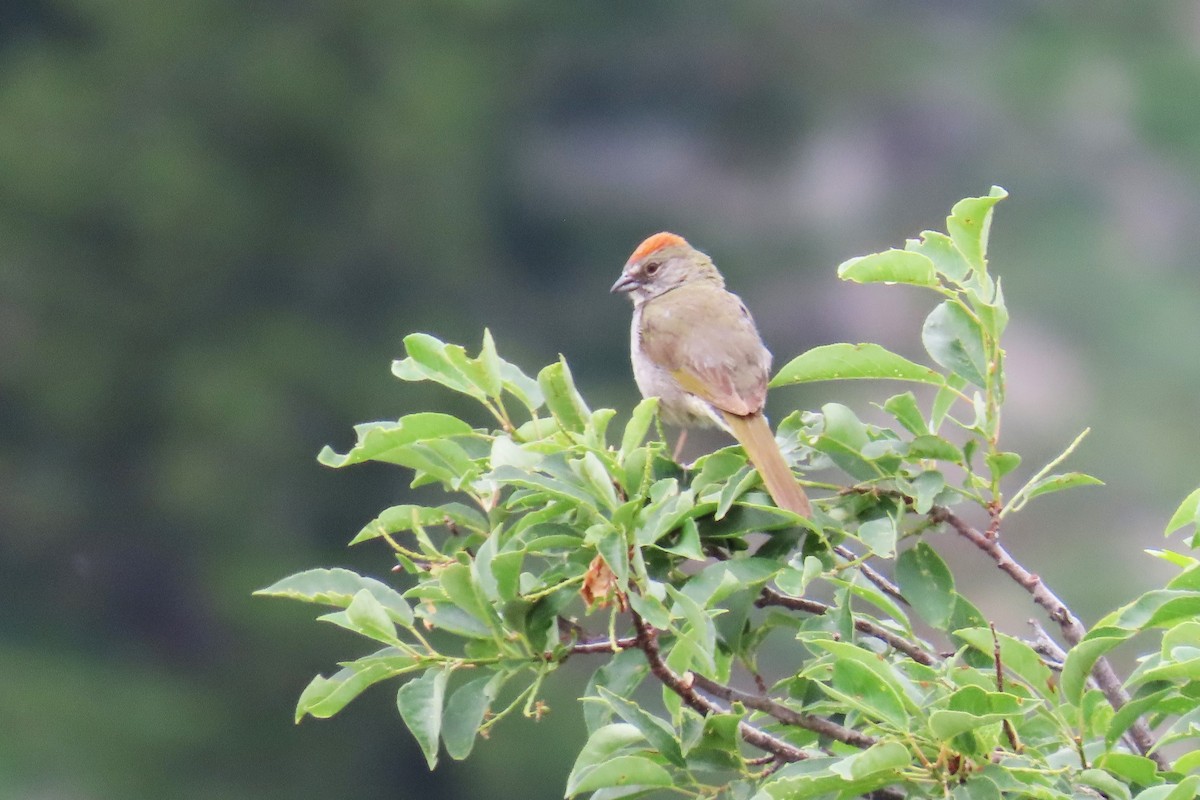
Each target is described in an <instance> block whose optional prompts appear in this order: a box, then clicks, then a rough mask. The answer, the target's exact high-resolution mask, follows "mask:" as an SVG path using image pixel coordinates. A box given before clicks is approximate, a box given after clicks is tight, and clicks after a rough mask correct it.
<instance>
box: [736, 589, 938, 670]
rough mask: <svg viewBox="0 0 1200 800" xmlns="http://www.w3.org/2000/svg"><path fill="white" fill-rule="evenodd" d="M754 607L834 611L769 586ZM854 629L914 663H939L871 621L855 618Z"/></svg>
mask: <svg viewBox="0 0 1200 800" xmlns="http://www.w3.org/2000/svg"><path fill="white" fill-rule="evenodd" d="M754 605H756V606H758V607H759V608H765V607H766V606H782V607H783V608H790V609H792V610H793V611H805V612H808V613H809V614H817V615H822V614H828V613H829V612H830V611H831V610H832V608H831V607H830V606H828V605H826V604H825V603H821V602H818V601H816V600H809V599H807V598H804V597H792V596H790V595H786V594H783V593H781V592H777V591H776V590H774V589H772V588H770V587H769V586H764V587H763V590H762V594H760V595H759V597H758V599H757V600H755V601H754ZM854 628H855V629H856V630H857V631H858V632H859V633H864V634H866V635H867V636H872V637H874V638H876V639H879V640H880V641H883V642H886V643H887V644H889V645H891V646H892V647H894V648H895V649H897V650H899V651H900V652H901V653H904V654H905V655H906V656H908V657H909V658H911V659H912V660H913V661H916V662H917V663H918V664H924V665H925V666H932V665H934V664H935V663H937V660H938V659H937V656H935V655H934V654H933V653H931V652H929V651H928V650H926V649H925V648H923V647H921V645H919V644H917V643H916V642H914V641H910V640H908V639H905V638H904V637H903V636H900V635H899V634H896V633H893V632H892V631H889V630H888V629H887V628H885V627H883V626H882V625H880V624H878V623H876V622H872V621H871V620H869V619H865V618H864V617H860V616H855V617H854Z"/></svg>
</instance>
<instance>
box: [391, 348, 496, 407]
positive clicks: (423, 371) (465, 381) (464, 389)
mask: <svg viewBox="0 0 1200 800" xmlns="http://www.w3.org/2000/svg"><path fill="white" fill-rule="evenodd" d="M404 349H405V351H406V352H407V353H408V358H406V359H404V360H402V361H393V362H392V374H393V375H395V376H396V377H397V378H400V379H401V380H405V381H423V380H429V381H434V382H436V383H440V384H441V385H443V386H445V387H447V388H449V389H453V390H454V391H456V392H461V393H463V394H467V395H471V396H472V397H475V398H477V399H482V398H484V397H486V396H487V395H486V392H485V391H484V390H483V389H482V388H480V387H478V386H476V385H475V382H474V381H473V380H472V379H471V377H469V376H468V375H467V374H466V373H465V372H464V371H463V369H462V365H463V364H464V363H465V362H466V355H465V353H463V351H462V348H461V347H459V346H458V345H448V344H446V343H445V342H443V341H442V340H441V339H438V338H437V337H435V336H430V335H429V334H427V333H412V334H409V335H408V336H405V337H404ZM452 349H453V350H457V351H458V355H459V358H457V359H454V358H451V355H450V352H449V351H450V350H452ZM456 361H457V362H458V363H456Z"/></svg>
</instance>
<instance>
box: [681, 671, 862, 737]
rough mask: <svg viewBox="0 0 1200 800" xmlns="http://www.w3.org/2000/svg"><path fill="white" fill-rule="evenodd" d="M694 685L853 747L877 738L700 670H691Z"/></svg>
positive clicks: (783, 721)
mask: <svg viewBox="0 0 1200 800" xmlns="http://www.w3.org/2000/svg"><path fill="white" fill-rule="evenodd" d="M692 677H693V681H692V683H693V685H694V686H696V687H697V688H699V689H700V690H701V691H703V692H707V693H708V694H711V695H714V696H716V697H719V698H721V699H722V700H726V701H728V702H730V703H741V704H742V705H744V706H745V707H746V708H753V709H754V710H755V711H761V712H763V713H764V714H768V715H769V716H772V717H774V718H775V719H777V720H779V721H780V722H782V723H784V724H785V725H795V726H797V727H799V728H804V729H805V730H810V731H812V732H813V733H819V734H820V735H822V736H825V737H828V738H830V739H836V740H837V741H839V742H845V743H846V744H850V745H854V746H855V747H862V748H867V747H870V746H871V745H873V744H875V743H876V741H878V740H877V739H875V737H873V736H868V735H867V734H865V733H860V732H859V731H856V730H854V729H852V728H847V727H845V726H843V725H839V724H837V723H836V722H833V721H832V720H828V719H825V718H824V717H816V716H813V715H812V714H802V713H800V712H799V711H796V710H794V709H791V708H788V707H787V706H785V705H783V704H782V703H777V702H776V701H774V700H772V699H771V698H769V697H762V696H761V695H756V694H750V693H749V692H743V691H740V690H738V689H734V688H732V687H729V686H726V685H724V684H722V683H717V682H716V681H714V680H712V679H711V678H706V677H704V676H703V675H700V674H699V673H695V672H693V673H692Z"/></svg>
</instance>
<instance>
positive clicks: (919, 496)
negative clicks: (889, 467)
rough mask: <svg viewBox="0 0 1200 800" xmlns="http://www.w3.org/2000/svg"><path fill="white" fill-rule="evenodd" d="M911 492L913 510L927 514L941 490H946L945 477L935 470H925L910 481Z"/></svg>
mask: <svg viewBox="0 0 1200 800" xmlns="http://www.w3.org/2000/svg"><path fill="white" fill-rule="evenodd" d="M910 483H911V484H912V491H913V510H914V511H916V512H917V513H918V514H928V513H929V511H930V509H932V508H933V503H934V501H935V500H937V496H938V495H939V494H941V492H942V489H945V488H946V476H944V475H942V473H940V472H938V471H937V470H932V469H931V470H926V471H924V472H922V473H921V474H920V475H918V476H916V477H915V478H913V479H912V481H910Z"/></svg>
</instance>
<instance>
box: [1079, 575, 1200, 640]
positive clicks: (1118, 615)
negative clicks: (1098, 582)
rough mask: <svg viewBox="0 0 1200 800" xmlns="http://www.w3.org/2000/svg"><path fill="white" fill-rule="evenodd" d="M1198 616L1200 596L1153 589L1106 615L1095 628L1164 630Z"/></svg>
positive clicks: (1190, 592) (1187, 590) (1184, 591)
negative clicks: (1158, 628)
mask: <svg viewBox="0 0 1200 800" xmlns="http://www.w3.org/2000/svg"><path fill="white" fill-rule="evenodd" d="M1178 577H1180V576H1177V577H1176V580H1178ZM1168 585H1169V584H1168ZM1198 614H1200V593H1197V592H1195V591H1193V590H1189V589H1184V590H1179V589H1155V590H1152V591H1149V592H1146V593H1145V594H1143V595H1141V596H1140V597H1138V598H1137V599H1136V600H1134V601H1133V602H1132V603H1128V604H1127V605H1124V606H1122V607H1121V608H1119V609H1117V610H1116V611H1114V612H1111V613H1109V614H1106V615H1105V616H1104V618H1103V619H1102V620H1100V622H1099V623H1098V625H1112V626H1115V627H1118V628H1123V629H1126V630H1130V631H1136V630H1144V629H1146V628H1153V627H1165V626H1167V625H1170V624H1171V623H1174V622H1178V621H1181V620H1186V619H1193V618H1195V617H1196V616H1197V615H1198Z"/></svg>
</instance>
